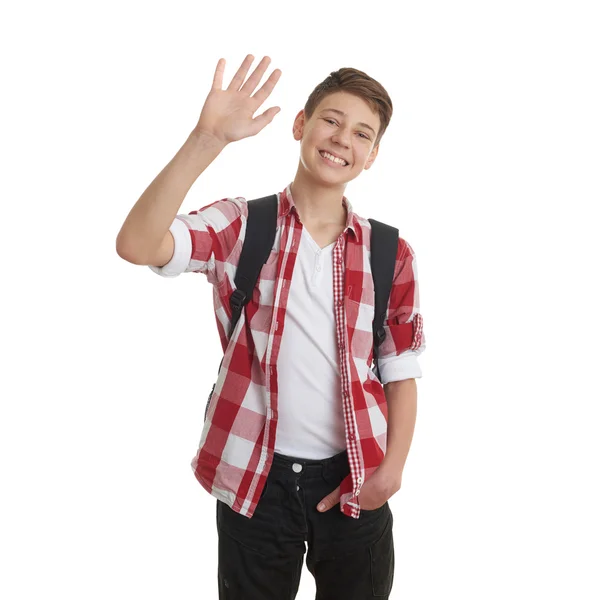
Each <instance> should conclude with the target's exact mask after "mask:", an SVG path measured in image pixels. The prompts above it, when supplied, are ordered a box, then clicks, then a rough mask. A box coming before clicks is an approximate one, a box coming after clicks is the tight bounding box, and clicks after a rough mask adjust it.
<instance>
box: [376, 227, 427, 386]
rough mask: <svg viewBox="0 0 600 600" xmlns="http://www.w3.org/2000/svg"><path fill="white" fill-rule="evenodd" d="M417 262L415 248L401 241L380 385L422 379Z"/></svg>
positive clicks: (380, 360)
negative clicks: (418, 358)
mask: <svg viewBox="0 0 600 600" xmlns="http://www.w3.org/2000/svg"><path fill="white" fill-rule="evenodd" d="M419 304H420V302H419V282H418V274H417V262H416V258H415V253H414V251H413V249H412V247H411V246H410V245H409V244H408V242H406V241H405V240H403V239H402V238H399V240H398V252H397V255H396V266H395V269H394V280H393V283H392V290H391V292H390V298H389V303H388V310H387V313H386V318H385V320H384V324H383V328H384V330H385V333H386V336H385V340H384V341H383V343H382V344H381V346H380V347H379V358H378V367H379V374H380V376H381V383H383V384H384V385H385V384H386V383H391V382H392V381H402V380H403V379H412V378H415V379H416V378H420V377H422V371H421V367H420V365H419V362H418V360H417V357H418V356H419V355H420V354H421V353H422V352H423V351H424V350H425V334H424V332H423V317H422V315H421V311H420V306H419Z"/></svg>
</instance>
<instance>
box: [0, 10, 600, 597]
mask: <svg viewBox="0 0 600 600" xmlns="http://www.w3.org/2000/svg"><path fill="white" fill-rule="evenodd" d="M595 4H596V3H594V2H577V1H574V0H571V1H570V2H566V1H564V2H548V1H547V2H533V1H525V0H518V1H514V0H512V1H510V0H505V1H503V2H494V3H492V2H480V1H474V0H473V1H471V2H467V1H464V0H463V1H457V2H443V1H437V2H432V1H430V2H419V3H412V2H411V3H408V2H405V3H401V4H399V5H398V4H395V5H392V4H388V3H383V2H368V3H356V4H353V3H347V2H344V3H330V4H327V3H323V2H318V3H317V2H315V3H313V2H303V3H297V4H288V5H286V4H284V3H281V2H269V3H266V2H263V3H248V2H227V3H223V2H219V3H216V4H215V5H212V4H210V5H209V4H208V3H200V2H182V1H180V2H171V3H169V4H167V3H166V2H164V3H147V2H144V3H142V2H131V1H129V2H123V1H120V2H109V1H105V2H103V3H96V4H95V5H92V4H90V3H75V2H53V3H41V2H37V3H28V4H22V5H20V6H19V8H18V12H16V10H17V9H11V10H8V9H3V11H2V12H3V15H2V18H1V19H0V22H1V23H2V24H1V25H0V28H1V31H0V33H1V35H0V40H1V41H0V44H1V46H2V47H1V50H2V63H3V67H2V72H3V75H2V80H3V86H2V87H3V92H2V97H1V100H0V102H1V103H2V110H1V111H0V118H1V119H2V123H1V125H2V128H1V131H2V133H1V135H0V138H1V141H0V143H1V152H2V155H1V159H2V169H1V171H2V235H1V236H0V243H1V250H2V259H3V261H2V262H3V272H4V277H3V286H2V287H3V289H4V292H3V293H2V296H1V297H2V311H1V316H2V324H1V325H2V330H1V339H2V356H3V357H4V358H3V359H2V363H1V364H2V376H1V383H0V385H1V386H2V388H1V390H0V392H1V399H2V404H1V411H2V412H1V414H0V444H1V446H0V451H1V452H0V456H1V457H2V458H1V477H2V490H3V491H2V493H1V496H0V502H1V503H2V506H1V510H0V519H1V523H0V552H1V554H2V555H1V556H0V561H1V565H2V567H1V570H2V576H1V577H0V596H1V597H2V598H6V599H7V600H21V599H34V598H35V599H38V598H61V599H62V600H67V599H68V600H70V599H77V600H80V599H82V598H85V599H86V600H95V599H103V600H104V599H107V598H111V599H115V600H121V599H123V600H124V599H127V600H129V599H134V598H144V599H146V600H150V599H161V600H162V599H167V598H169V599H170V598H177V599H178V600H185V599H197V598H203V599H204V598H206V599H213V598H217V585H216V583H217V575H216V568H217V562H216V548H217V535H216V527H215V502H216V501H215V499H214V498H212V497H211V496H210V495H209V494H208V493H207V492H205V491H204V490H203V489H202V488H201V486H200V485H199V484H198V483H197V482H196V480H195V478H194V476H193V473H192V470H191V467H190V461H191V459H192V458H193V456H194V454H195V451H196V447H197V444H198V441H199V436H200V432H201V427H202V421H203V414H204V408H205V403H206V398H207V395H208V393H209V391H210V388H211V387H212V383H213V382H214V379H215V377H216V374H217V368H218V366H219V362H220V359H221V348H220V345H219V341H218V335H217V329H216V325H215V321H214V316H213V314H212V312H211V309H212V298H211V289H210V284H208V283H207V282H206V280H205V278H204V276H202V275H199V274H186V275H183V276H181V277H179V278H176V279H174V280H166V279H162V278H159V277H158V276H157V275H155V274H154V273H152V272H151V271H150V269H148V268H147V267H143V266H135V265H132V264H130V263H127V262H125V261H124V260H122V259H121V258H119V256H118V255H117V253H116V251H115V239H116V236H117V233H118V231H119V229H120V227H121V225H122V223H123V221H124V219H125V217H126V216H127V214H128V212H129V210H130V209H131V207H132V206H133V204H134V203H135V202H136V200H137V199H138V198H139V196H140V195H141V194H142V193H143V191H144V190H145V189H146V187H147V186H148V185H149V184H150V182H151V181H152V180H153V179H154V177H155V176H156V175H157V174H158V173H159V172H160V171H161V170H162V168H163V167H164V166H165V165H166V164H167V163H168V162H169V161H170V160H171V158H172V157H173V156H174V154H175V153H176V152H177V150H178V149H179V148H180V147H181V145H182V144H183V143H184V141H185V139H186V138H187V136H188V134H189V132H190V131H191V129H192V128H193V126H194V125H195V124H196V122H197V119H198V116H199V114H200V110H201V108H202V105H203V103H204V99H205V98H206V95H207V94H208V91H209V89H210V85H211V83H212V78H213V74H214V69H215V66H216V64H217V61H218V59H219V58H221V57H222V58H225V59H226V60H227V65H226V70H225V80H224V84H225V85H228V84H229V81H230V80H231V77H232V76H233V73H234V72H235V70H236V69H237V67H238V65H239V64H240V63H241V61H242V60H243V58H244V56H245V55H246V54H248V53H252V54H254V56H255V57H256V60H255V63H254V65H256V64H258V62H259V60H260V59H261V58H262V57H263V56H264V55H268V56H270V57H271V58H272V64H271V67H270V68H269V70H268V71H267V75H266V76H265V78H266V77H267V76H268V74H270V72H271V71H272V70H273V69H274V68H280V69H281V70H282V72H283V74H282V77H281V79H280V81H279V83H278V85H277V87H276V88H275V90H274V92H273V93H272V95H271V97H270V98H268V99H267V101H266V103H265V104H264V105H263V107H262V108H261V109H260V112H262V111H263V110H265V109H266V108H268V107H270V106H280V107H281V108H282V110H281V112H280V113H279V114H278V115H277V116H276V117H275V120H274V121H273V123H272V124H271V125H269V126H268V127H267V128H266V129H265V130H263V131H262V132H261V133H260V134H259V135H258V136H256V137H252V138H248V139H245V140H243V141H241V142H238V143H236V144H234V145H231V146H229V147H227V148H226V149H225V151H224V152H223V153H222V155H221V156H219V157H218V158H217V159H216V161H215V162H214V163H213V164H212V165H211V166H210V167H209V168H208V170H207V171H206V172H205V173H204V174H203V175H202V176H201V178H200V179H199V180H198V181H197V182H196V183H195V184H194V186H193V187H192V189H191V190H190V192H189V194H188V196H187V198H186V199H185V201H184V202H183V205H182V208H181V211H180V212H184V213H187V212H190V211H192V210H195V209H197V208H200V207H201V206H204V205H205V204H208V203H210V202H213V201H214V200H217V199H220V198H224V197H226V196H243V197H246V198H248V199H250V198H255V197H258V196H261V195H267V194H272V193H275V192H278V191H281V190H282V189H283V188H284V187H285V186H286V185H287V184H288V183H289V182H290V181H292V179H293V176H294V174H295V171H296V167H297V163H298V152H299V143H298V142H295V141H294V139H293V137H292V122H293V119H294V117H295V116H296V114H297V112H298V111H299V110H300V109H301V108H302V107H303V106H304V102H305V101H306V98H307V97H308V95H309V93H310V92H311V91H312V89H313V88H314V87H315V86H316V85H317V84H318V83H319V82H320V81H322V80H323V79H324V78H325V77H327V75H328V74H329V73H330V72H332V71H334V70H337V69H339V68H341V67H346V66H351V67H355V68H358V69H361V70H364V71H366V72H367V73H368V74H369V75H371V76H372V77H374V78H375V79H377V80H378V81H379V82H380V83H382V84H383V85H384V87H386V89H387V90H388V92H389V93H390V95H391V97H392V100H393V103H394V114H393V118H392V121H391V124H390V127H389V129H388V131H387V133H386V134H385V136H384V138H383V141H382V144H381V149H380V153H379V156H378V158H377V160H376V162H375V164H374V167H373V168H372V169H371V170H369V171H365V172H364V173H362V174H361V175H360V177H359V178H358V179H356V180H354V181H352V182H351V183H350V184H349V185H348V187H347V189H346V195H347V196H348V198H349V199H350V201H351V202H352V204H353V206H354V209H355V210H356V212H358V213H359V214H360V215H362V216H364V217H375V218H378V219H381V220H383V221H386V222H388V223H391V224H394V225H395V226H397V227H398V228H399V229H400V232H401V235H402V236H403V237H404V238H405V239H406V240H408V241H409V243H410V244H411V245H412V246H413V249H414V250H415V252H416V255H417V261H418V267H419V278H420V290H421V309H422V314H423V317H424V325H425V332H426V337H427V344H428V347H427V350H426V352H425V353H424V354H423V355H422V357H421V358H420V364H421V366H422V368H423V378H422V379H420V380H418V389H419V409H418V417H417V426H416V430H415V437H414V441H413V444H412V448H411V452H410V454H409V457H408V462H407V465H406V468H405V471H404V478H403V485H402V489H401V490H400V492H398V493H397V494H396V495H395V496H394V497H393V498H392V499H391V500H390V504H391V507H392V511H393V513H394V518H395V524H394V535H395V548H396V565H397V566H396V573H395V583H394V589H393V592H392V595H391V598H392V599H398V600H400V599H402V600H430V599H433V598H435V599H444V600H446V599H457V600H458V599H460V600H482V599H485V600H496V599H498V600H506V599H507V598H511V599H512V600H531V599H537V598H540V599H542V598H543V599H544V600H549V599H561V600H562V599H565V598H574V599H577V600H598V598H600V581H599V571H598V568H599V565H600V549H599V542H598V540H599V539H600V522H599V516H598V506H600V493H599V467H598V462H599V459H600V444H599V441H598V429H599V421H598V418H597V415H598V411H597V407H598V402H599V400H600V397H599V396H600V394H599V386H598V383H597V379H596V376H597V366H598V359H599V353H598V334H599V333H600V327H599V318H598V306H599V300H600V298H599V297H598V294H597V291H596V284H597V279H598V271H599V269H598V259H599V258H600V256H599V252H598V242H597V229H598V218H597V217H593V216H592V215H594V214H595V209H596V208H597V204H598V203H599V201H600V193H599V192H600V177H599V165H600V162H599V160H600V143H599V140H600V118H599V114H600V111H599V110H598V107H600V86H599V77H598V76H599V72H600V71H599V66H600V65H599V62H600V61H599V59H598V57H599V56H600V43H599V38H598V30H599V25H600V22H599V19H598V15H597V14H596V13H595V12H594V9H595V8H597V6H594V5H595ZM390 11H392V12H390ZM263 81H264V79H263ZM314 593H315V586H314V581H313V579H312V576H311V575H310V573H309V572H308V571H307V570H306V568H304V571H303V574H302V581H301V584H300V591H299V593H298V596H297V598H299V599H300V600H302V599H312V598H314ZM341 600H343V599H341Z"/></svg>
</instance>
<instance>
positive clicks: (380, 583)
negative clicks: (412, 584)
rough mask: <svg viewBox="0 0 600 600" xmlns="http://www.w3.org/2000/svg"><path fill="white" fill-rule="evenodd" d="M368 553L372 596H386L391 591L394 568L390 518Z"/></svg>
mask: <svg viewBox="0 0 600 600" xmlns="http://www.w3.org/2000/svg"><path fill="white" fill-rule="evenodd" d="M369 554H370V557H371V584H372V586H373V596H375V597H380V596H384V597H385V596H388V595H389V593H390V592H391V591H392V584H393V583H394V568H395V556H394V535H393V528H392V519H388V522H387V525H386V528H385V531H384V533H383V535H382V536H381V537H380V538H379V540H378V541H377V542H375V543H374V544H373V545H372V546H371V547H370V548H369Z"/></svg>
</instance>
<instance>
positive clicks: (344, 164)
mask: <svg viewBox="0 0 600 600" xmlns="http://www.w3.org/2000/svg"><path fill="white" fill-rule="evenodd" d="M325 153H326V154H327V155H328V156H333V155H332V154H329V152H325V150H319V154H320V155H321V156H322V157H323V158H324V159H325V160H326V161H327V162H329V163H331V164H332V165H337V166H338V167H347V166H348V164H349V163H347V162H346V161H345V160H344V159H343V158H342V159H340V160H343V161H344V163H343V164H342V163H340V162H337V160H331V159H330V158H328V157H327V156H325V155H324V154H325Z"/></svg>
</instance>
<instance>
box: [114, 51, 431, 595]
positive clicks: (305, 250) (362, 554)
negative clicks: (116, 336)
mask: <svg viewBox="0 0 600 600" xmlns="http://www.w3.org/2000/svg"><path fill="white" fill-rule="evenodd" d="M253 60H254V57H253V56H252V55H248V56H247V57H246V59H245V60H244V61H243V63H242V64H241V66H240V67H239V69H238V71H237V73H236V74H235V76H234V77H233V80H232V81H231V83H230V85H229V87H228V88H227V89H225V90H224V89H222V83H223V72H224V68H225V61H224V60H223V59H221V60H219V62H218V63H217V67H216V71H215V75H214V80H213V85H212V89H211V90H210V93H209V94H208V97H207V99H206V101H205V104H204V107H203V109H202V112H201V115H200V119H199V121H198V124H197V125H196V127H195V128H194V130H193V131H192V133H191V134H190V136H189V138H188V139H187V141H186V142H185V144H184V145H183V147H182V148H181V149H180V150H179V151H178V153H177V154H176V155H175V157H174V158H173V160H172V161H171V162H170V163H169V164H168V165H167V166H166V167H165V168H164V169H163V171H162V172H161V173H160V174H159V175H158V176H157V177H156V179H155V180H154V181H153V182H152V183H151V185H150V186H149V187H148V188H147V189H146V191H145V192H144V193H143V194H142V196H141V198H140V199H139V200H138V201H137V203H136V204H135V206H134V207H133V209H132V210H131V212H130V213H129V215H128V217H127V219H126V220H125V223H124V224H123V227H122V229H121V231H120V233H119V235H118V238H117V252H118V253H119V255H120V256H121V257H122V258H124V259H125V260H127V261H129V262H131V263H134V264H139V265H148V266H150V268H151V269H152V270H153V271H155V272H156V273H158V274H160V275H162V276H165V277H174V276H178V275H179V274H181V273H184V272H195V273H204V274H205V275H206V276H207V278H208V280H209V281H210V283H212V284H213V298H214V310H215V318H216V321H217V327H218V330H219V335H220V339H221V344H222V347H223V351H224V359H223V363H222V366H221V369H220V371H219V375H218V379H217V382H216V384H215V387H214V390H213V392H212V395H211V397H210V402H209V405H208V407H207V414H206V417H205V423H204V427H203V431H202V435H201V440H200V445H199V448H198V451H197V453H196V456H195V457H194V459H193V460H192V468H193V470H194V474H195V476H196V478H197V479H198V481H199V483H200V484H201V485H202V486H203V487H204V488H205V489H206V490H207V491H208V492H209V493H210V494H212V495H213V496H214V497H215V498H216V499H217V531H218V536H219V547H218V553H219V554H218V586H219V598H221V599H230V600H232V599H233V600H242V599H243V600H270V599H272V600H283V599H293V598H295V596H296V594H297V590H298V586H299V582H300V574H301V570H302V564H303V559H304V553H305V551H306V546H308V554H307V557H306V563H307V568H308V570H309V571H310V572H311V574H312V575H313V576H314V578H315V583H316V588H317V598H318V599H320V600H340V599H342V600H353V599H355V600H366V599H368V598H388V597H389V594H390V591H391V588H392V583H393V577H394V544H393V535H392V525H393V518H392V513H391V511H390V507H389V505H388V502H387V501H388V499H389V498H390V497H391V496H392V495H393V494H394V493H395V492H397V491H398V490H399V489H400V484H401V478H402V471H403V469H404V464H405V461H406V458H407V455H408V451H409V448H410V444H411V441H412V436H413V431H414V425H415V419H416V400H417V392H416V382H415V378H418V377H421V371H420V368H419V365H418V363H417V356H418V355H419V354H420V353H421V352H422V351H423V350H424V348H425V341H424V336H423V326H422V318H421V314H420V312H419V298H418V283H417V270H416V263H415V255H414V252H413V250H412V248H411V247H410V245H409V244H408V243H407V242H406V241H405V240H404V239H402V238H400V237H399V238H398V247H397V252H396V256H395V269H394V276H393V284H392V290H391V293H390V298H389V302H388V305H387V312H386V317H385V321H384V328H385V331H386V338H385V340H384V342H383V344H382V345H381V346H380V352H379V361H378V367H379V378H378V377H376V376H375V374H374V372H373V370H372V369H371V365H372V362H373V331H372V324H373V317H374V286H373V278H372V275H371V266H370V242H371V225H370V222H369V221H368V220H367V219H364V218H362V217H359V216H358V215H357V214H356V213H355V212H353V209H352V206H351V204H350V202H349V201H348V200H347V198H346V197H345V196H344V190H345V188H346V185H347V184H348V182H349V181H351V180H353V179H355V178H356V177H358V175H360V173H361V172H362V170H363V169H369V168H371V166H372V164H373V162H374V160H375V158H376V156H377V153H378V151H379V142H380V140H381V137H382V136H383V133H384V132H385V129H386V127H387V126H388V123H389V121H390V118H391V115H392V103H391V100H390V98H389V96H388V94H387V92H386V91H385V89H384V88H383V87H382V86H381V85H380V84H379V83H378V82H377V81H375V80H374V79H372V78H371V77H369V76H368V75H366V74H365V73H363V72H361V71H358V70H356V69H349V68H344V69H340V70H339V71H336V72H334V73H331V75H330V76H329V77H327V78H326V79H325V80H324V81H323V82H322V83H321V84H319V85H318V86H317V87H316V88H315V90H314V91H313V92H312V93H311V95H310V97H309V98H308V101H307V103H306V105H305V107H304V109H303V110H301V111H300V112H299V113H298V115H297V116H296V119H295V121H294V125H293V135H294V139H295V140H297V141H299V142H300V160H299V164H298V168H297V172H296V175H295V177H294V180H293V182H292V183H291V184H289V185H288V186H287V187H286V188H285V189H284V190H283V191H282V192H280V193H279V194H277V203H278V212H277V228H276V235H275V242H274V246H273V248H272V250H271V254H270V256H269V258H268V259H267V261H266V263H265V264H264V266H263V267H262V269H261V271H260V275H259V279H258V282H257V285H256V287H255V288H254V291H253V294H252V297H251V298H250V301H249V303H248V304H247V305H246V306H245V309H244V311H243V312H242V314H241V316H240V319H239V321H238V322H237V324H236V325H235V327H234V329H233V331H231V316H232V311H231V308H230V304H229V297H230V295H231V293H232V292H233V290H234V289H235V287H234V278H235V274H236V268H237V265H238V262H239V258H240V253H241V249H242V245H243V242H244V236H245V232H246V224H247V218H248V203H247V201H246V200H245V199H244V198H225V199H222V200H218V201H216V202H213V203H212V204H209V205H207V206H204V207H203V208H201V209H200V210H198V211H194V212H191V213H190V214H188V215H186V214H178V210H179V208H180V206H181V204H182V202H183V199H184V198H185V196H186V194H187V192H188V191H189V189H190V187H191V186H192V184H193V183H194V182H195V181H196V179H197V178H198V176H199V175H200V174H201V173H202V172H204V170H205V169H206V168H207V167H208V165H209V164H210V163H211V162H212V161H213V160H214V159H215V158H216V157H217V156H218V155H219V153H220V152H221V151H222V150H223V148H225V147H226V146H227V145H228V144H230V143H232V142H234V141H236V140H240V139H242V138H245V137H249V136H252V135H256V134H257V133H258V132H259V131H261V130H262V129H263V128H264V127H265V126H266V125H267V124H268V123H270V122H271V121H272V120H273V118H274V116H275V115H276V114H277V112H279V108H278V107H272V108H269V109H268V110H266V111H265V112H264V113H262V114H261V115H260V116H258V117H256V118H253V115H254V113H255V112H256V111H257V110H258V108H259V107H260V106H261V105H262V104H263V102H264V101H265V100H266V98H267V97H268V96H269V95H270V94H271V92H272V90H273V88H274V87H275V85H276V83H277V81H278V80H279V77H280V75H281V71H280V70H279V69H276V70H274V71H273V72H272V73H271V75H270V76H269V78H268V79H267V80H266V82H265V83H264V85H263V86H262V87H261V88H260V89H259V90H258V91H257V92H256V93H255V94H254V95H251V94H253V93H254V90H255V89H256V87H257V85H258V84H259V82H260V81H261V78H262V76H263V75H264V73H265V71H266V70H267V67H268V65H269V63H270V59H269V57H264V58H263V59H262V61H261V62H260V63H259V65H258V67H257V68H256V69H255V70H254V72H253V73H252V74H251V75H250V77H249V78H248V80H247V81H246V82H245V83H244V80H245V78H246V75H247V74H248V71H249V69H250V66H251V65H252V62H253ZM276 152H277V149H276V148H273V154H275V153H276ZM265 160H267V161H268V156H265ZM321 505H323V506H321Z"/></svg>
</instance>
